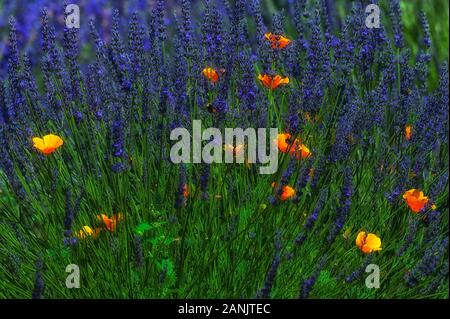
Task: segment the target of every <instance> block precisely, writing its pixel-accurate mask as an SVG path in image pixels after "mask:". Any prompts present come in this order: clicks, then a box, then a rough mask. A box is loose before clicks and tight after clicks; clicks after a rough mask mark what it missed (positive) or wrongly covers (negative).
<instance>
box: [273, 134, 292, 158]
mask: <svg viewBox="0 0 450 319" xmlns="http://www.w3.org/2000/svg"><path fill="white" fill-rule="evenodd" d="M290 139H291V134H289V133H280V134H278V135H277V141H276V142H277V145H278V149H279V150H280V152H282V153H286V152H287V151H288V150H289V152H291V150H292V149H293V148H294V147H293V146H292V147H291V146H290V144H291V143H290V141H289V140H290ZM289 147H291V148H290V149H289Z"/></svg>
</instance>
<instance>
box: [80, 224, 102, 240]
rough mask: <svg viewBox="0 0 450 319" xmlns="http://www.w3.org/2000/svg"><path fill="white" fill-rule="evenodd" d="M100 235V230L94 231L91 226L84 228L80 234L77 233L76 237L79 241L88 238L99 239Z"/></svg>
mask: <svg viewBox="0 0 450 319" xmlns="http://www.w3.org/2000/svg"><path fill="white" fill-rule="evenodd" d="M99 233H100V228H96V229H95V230H93V229H92V228H91V227H89V226H83V227H82V228H81V229H80V230H79V231H78V232H76V233H75V236H76V237H77V238H79V239H85V238H87V237H93V238H97V237H98V234H99Z"/></svg>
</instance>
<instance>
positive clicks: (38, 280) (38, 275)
mask: <svg viewBox="0 0 450 319" xmlns="http://www.w3.org/2000/svg"><path fill="white" fill-rule="evenodd" d="M42 267H43V262H42V260H41V259H40V258H39V259H38V260H37V261H36V272H35V279H34V288H33V293H32V295H31V297H32V299H42V298H43V297H44V288H45V284H44V279H43V278H42Z"/></svg>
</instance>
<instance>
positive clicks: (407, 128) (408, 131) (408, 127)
mask: <svg viewBox="0 0 450 319" xmlns="http://www.w3.org/2000/svg"><path fill="white" fill-rule="evenodd" d="M411 134H412V132H411V125H406V126H405V138H406V140H407V141H409V140H410V139H411Z"/></svg>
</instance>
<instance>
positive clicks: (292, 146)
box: [276, 133, 311, 159]
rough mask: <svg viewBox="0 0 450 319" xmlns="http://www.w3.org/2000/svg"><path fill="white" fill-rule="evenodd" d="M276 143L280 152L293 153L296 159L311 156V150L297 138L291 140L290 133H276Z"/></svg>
mask: <svg viewBox="0 0 450 319" xmlns="http://www.w3.org/2000/svg"><path fill="white" fill-rule="evenodd" d="M276 143H277V145H278V149H279V150H280V152H282V153H287V152H288V151H289V154H291V155H295V157H296V158H297V159H304V158H307V157H309V156H311V151H310V150H309V149H308V147H306V145H305V144H302V143H301V141H300V140H299V139H295V140H294V141H291V134H289V133H281V134H278V136H277V140H276Z"/></svg>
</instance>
